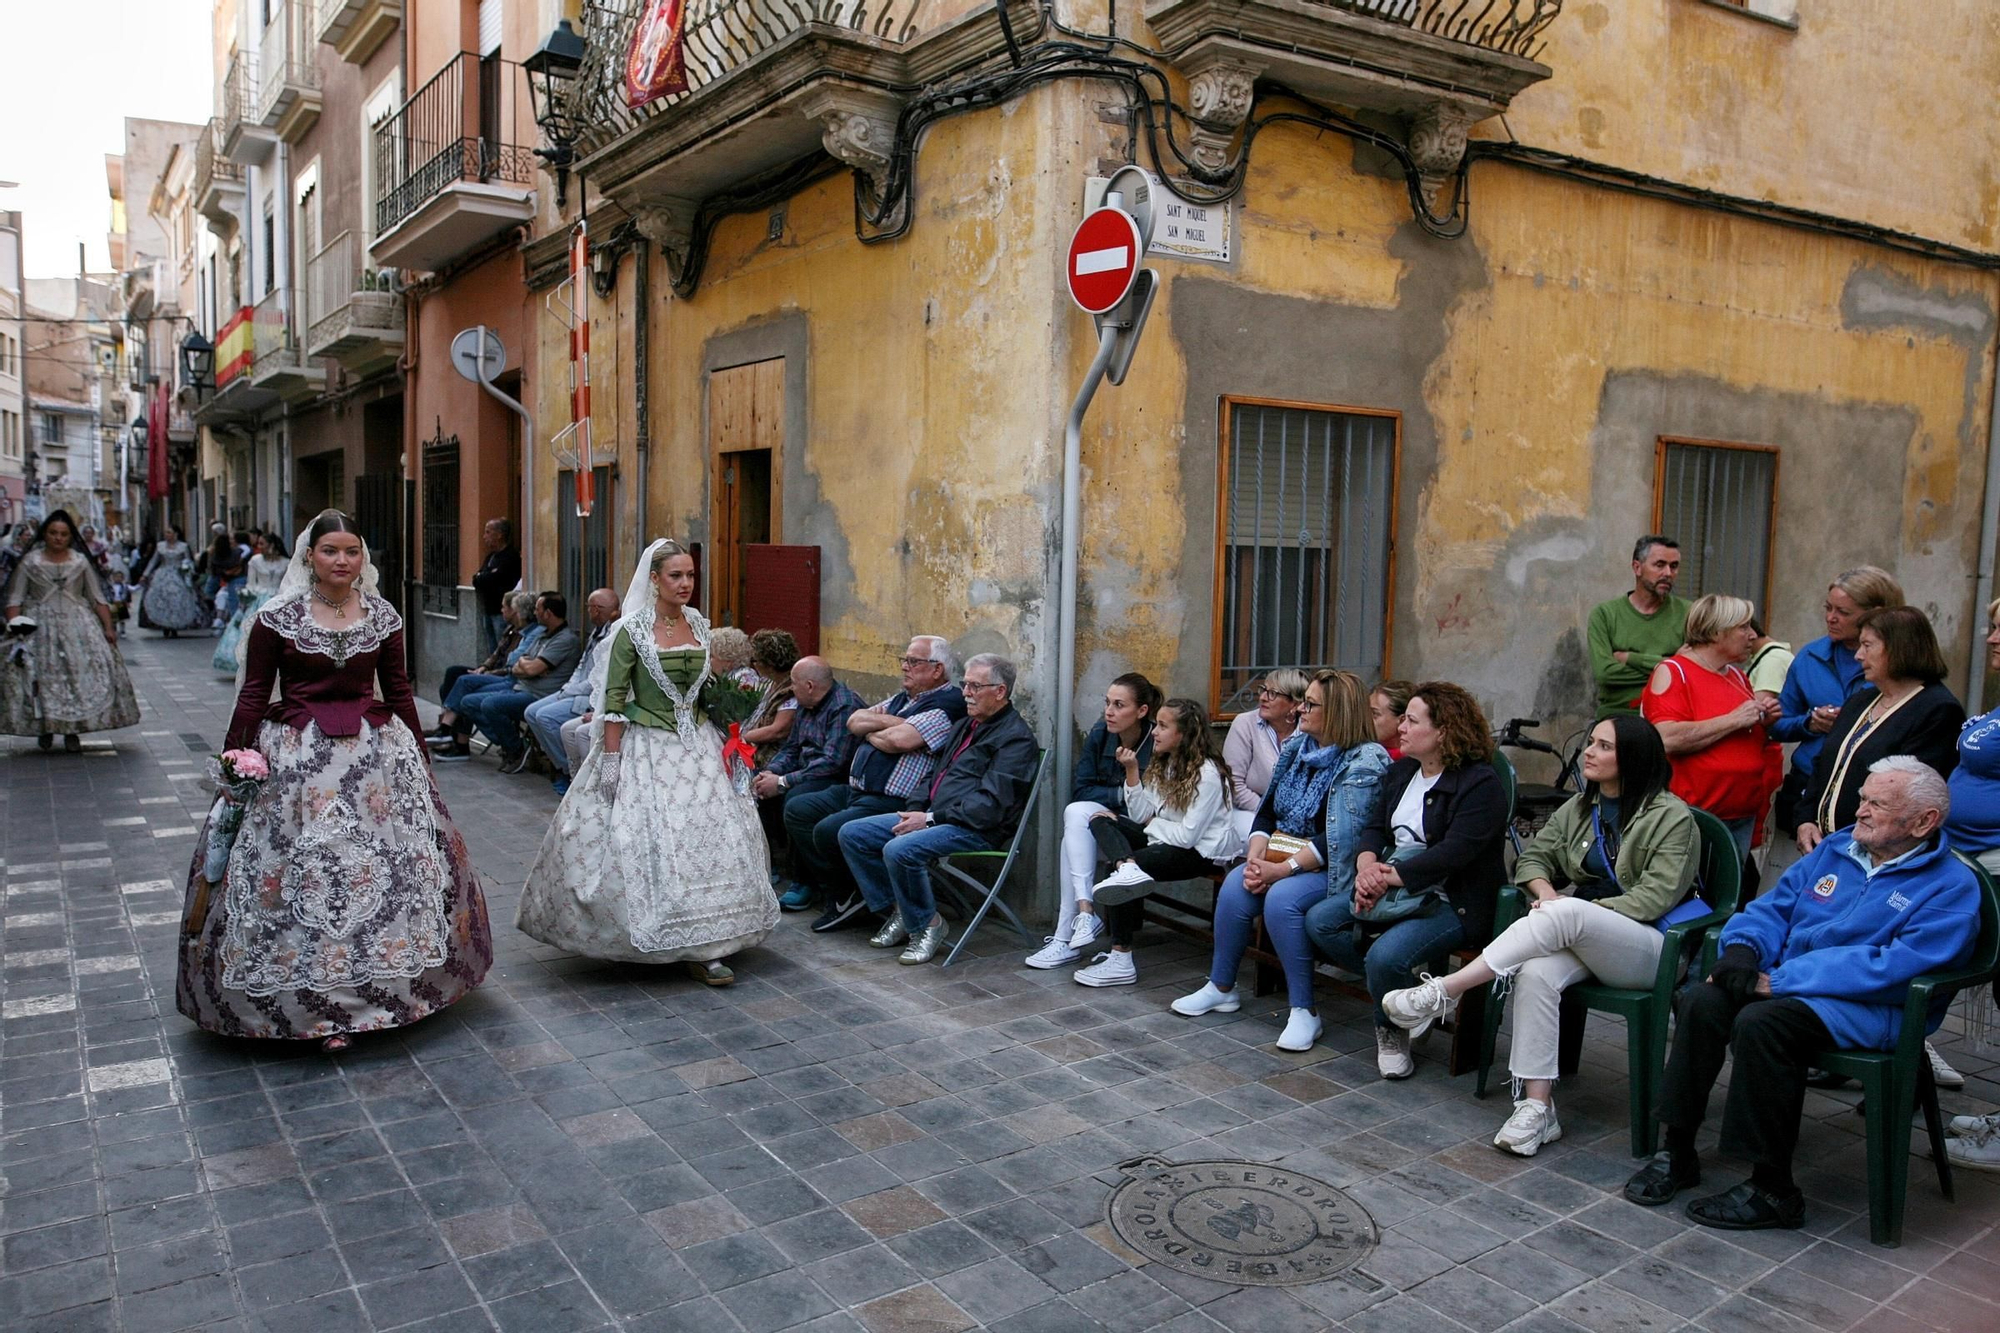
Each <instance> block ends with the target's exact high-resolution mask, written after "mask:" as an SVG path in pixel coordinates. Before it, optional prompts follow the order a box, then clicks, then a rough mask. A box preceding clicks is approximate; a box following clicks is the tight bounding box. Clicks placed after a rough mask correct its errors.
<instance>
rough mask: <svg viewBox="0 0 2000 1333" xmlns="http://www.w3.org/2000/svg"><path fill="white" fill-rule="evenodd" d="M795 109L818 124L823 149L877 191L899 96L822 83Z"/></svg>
mask: <svg viewBox="0 0 2000 1333" xmlns="http://www.w3.org/2000/svg"><path fill="white" fill-rule="evenodd" d="M799 109H800V110H801V111H803V112H804V113H805V114H806V116H807V117H808V118H809V119H811V120H814V121H817V122H818V123H819V126H820V142H821V143H822V144H824V145H825V146H826V151H827V152H829V153H831V154H832V155H833V156H834V157H836V158H838V159H839V160H840V161H842V162H845V163H846V164H847V165H848V166H850V167H853V168H854V169H855V170H856V171H858V172H860V173H862V174H863V175H864V176H867V177H868V179H869V181H870V182H871V183H872V184H873V185H874V187H875V192H876V193H877V194H878V195H879V194H881V193H882V192H883V190H884V189H885V188H886V186H887V183H888V176H889V162H890V157H891V155H892V154H893V153H894V152H895V149H896V118H897V116H898V115H900V114H901V112H902V110H903V102H902V99H901V98H899V97H895V96H893V95H891V94H889V93H884V92H881V91H878V90H876V89H873V88H855V87H851V86H847V85H843V84H826V85H823V86H821V87H819V88H815V89H814V90H813V91H812V92H811V93H810V94H808V95H807V96H806V98H805V99H804V100H803V101H801V102H800V103H799Z"/></svg>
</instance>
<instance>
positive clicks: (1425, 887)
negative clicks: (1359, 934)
mask: <svg viewBox="0 0 2000 1333" xmlns="http://www.w3.org/2000/svg"><path fill="white" fill-rule="evenodd" d="M1419 850H1422V849H1420V848H1418V849H1412V851H1411V852H1410V855H1415V854H1416V852H1417V851H1419ZM1402 859H1404V858H1403V856H1402V855H1400V854H1398V853H1391V854H1390V856H1389V864H1391V865H1394V864H1395V863H1396V862H1397V861H1399V860H1402ZM1442 897H1444V890H1443V889H1442V888H1440V887H1439V886H1437V885H1435V884H1422V885H1416V886H1414V887H1413V886H1411V885H1408V884H1397V885H1394V886H1393V887H1391V888H1390V889H1389V890H1388V892H1386V893H1384V894H1383V895H1382V896H1381V897H1380V898H1377V899H1376V900H1375V902H1374V904H1373V905H1372V906H1369V907H1357V908H1355V909H1354V919H1355V920H1356V921H1366V922H1367V923H1368V924H1369V925H1371V926H1387V925H1392V924H1394V923H1395V922H1398V921H1401V920H1402V919H1403V918H1404V917H1408V916H1415V915H1416V914H1417V913H1418V912H1421V911H1423V910H1424V909H1425V908H1426V907H1428V906H1429V905H1430V900H1431V899H1433V898H1442Z"/></svg>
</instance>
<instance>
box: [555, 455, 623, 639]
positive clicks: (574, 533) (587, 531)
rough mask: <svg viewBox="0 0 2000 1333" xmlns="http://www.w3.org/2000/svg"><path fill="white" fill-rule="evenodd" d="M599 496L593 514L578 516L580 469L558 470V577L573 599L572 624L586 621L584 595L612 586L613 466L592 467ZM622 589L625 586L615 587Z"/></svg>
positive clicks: (615, 511) (570, 609) (592, 474)
mask: <svg viewBox="0 0 2000 1333" xmlns="http://www.w3.org/2000/svg"><path fill="white" fill-rule="evenodd" d="M591 480H592V482H594V483H595V484H596V487H597V499H596V502H595V503H594V504H593V505H592V506H591V510H590V517H589V518H578V517H577V516H576V473H575V471H574V470H569V471H563V472H558V473H556V545H557V552H556V565H557V570H556V581H557V585H558V586H559V587H560V588H561V589H562V595H563V598H564V600H566V601H567V602H568V603H569V619H570V623H571V624H572V625H582V624H583V621H584V606H583V602H584V599H585V598H586V597H588V596H590V594H591V593H593V592H595V591H597V590H598V589H599V588H609V587H611V586H612V585H611V521H612V515H614V514H615V513H617V507H616V506H615V505H614V504H613V503H612V499H613V496H612V493H611V485H612V480H611V469H610V468H609V467H599V468H592V469H591ZM613 591H616V592H620V593H621V594H622V591H623V590H622V589H613Z"/></svg>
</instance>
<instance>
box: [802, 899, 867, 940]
mask: <svg viewBox="0 0 2000 1333" xmlns="http://www.w3.org/2000/svg"><path fill="white" fill-rule="evenodd" d="M867 911H868V905H867V904H866V903H864V902H862V901H861V895H860V894H858V893H856V894H853V895H851V896H849V897H847V898H843V899H842V900H841V901H839V902H837V903H835V904H834V905H833V906H831V907H829V908H827V909H826V911H824V912H822V913H820V916H819V919H818V920H817V921H814V922H813V924H812V928H813V929H814V930H816V931H818V932H819V933H820V934H822V935H824V934H825V933H826V932H827V931H829V930H839V929H841V928H842V927H843V926H850V925H853V924H854V922H855V921H856V920H857V919H859V918H860V917H861V916H862V915H864V914H865V913H866V912H867Z"/></svg>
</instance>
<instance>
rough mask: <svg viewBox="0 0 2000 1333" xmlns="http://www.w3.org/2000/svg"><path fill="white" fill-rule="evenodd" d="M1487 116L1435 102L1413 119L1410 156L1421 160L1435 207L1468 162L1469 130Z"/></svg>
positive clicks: (1420, 169) (1422, 175) (1426, 190)
mask: <svg viewBox="0 0 2000 1333" xmlns="http://www.w3.org/2000/svg"><path fill="white" fill-rule="evenodd" d="M1484 118H1485V117H1484V116H1483V115H1481V114H1480V113H1478V112H1475V111H1472V110H1469V109H1467V108H1466V107H1463V106H1460V105H1458V104H1457V103H1455V102H1432V103H1430V104H1429V105H1428V106H1426V107H1425V108H1424V109H1423V110H1421V111H1419V112H1417V114H1416V115H1415V116H1413V117H1412V118H1411V120H1410V156H1411V157H1413V158H1415V159H1416V161H1417V178H1418V179H1419V180H1420V181H1422V182H1423V187H1424V198H1425V199H1426V200H1428V201H1429V202H1430V204H1431V206H1432V207H1433V208H1435V207H1436V206H1437V203H1438V196H1439V195H1440V194H1441V193H1442V192H1443V190H1444V186H1445V182H1446V181H1449V180H1450V179H1451V178H1452V177H1453V176H1455V175H1456V174H1457V173H1458V166H1459V163H1461V162H1463V161H1464V160H1465V135H1466V131H1467V130H1469V129H1471V128H1472V127H1473V126H1474V125H1476V124H1478V123H1479V121H1481V120H1483V119H1484Z"/></svg>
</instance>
